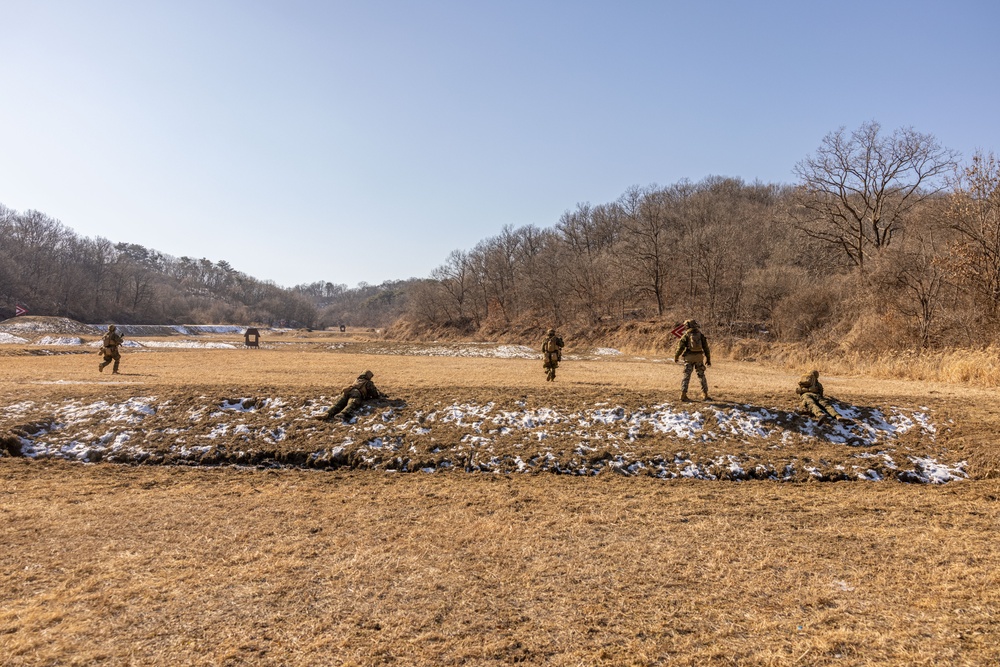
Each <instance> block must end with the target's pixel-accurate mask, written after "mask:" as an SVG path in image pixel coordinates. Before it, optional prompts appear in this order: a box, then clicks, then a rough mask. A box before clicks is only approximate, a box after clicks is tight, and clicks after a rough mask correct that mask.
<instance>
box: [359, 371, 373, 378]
mask: <svg viewBox="0 0 1000 667" xmlns="http://www.w3.org/2000/svg"><path fill="white" fill-rule="evenodd" d="M373 377H375V374H374V373H372V372H371V371H365V372H364V373H362V374H361V375H359V376H358V379H360V378H364V379H366V380H371V379H372V378H373Z"/></svg>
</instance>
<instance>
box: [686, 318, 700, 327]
mask: <svg viewBox="0 0 1000 667" xmlns="http://www.w3.org/2000/svg"><path fill="white" fill-rule="evenodd" d="M684 326H685V327H687V328H688V329H697V328H698V322H696V321H695V320H684Z"/></svg>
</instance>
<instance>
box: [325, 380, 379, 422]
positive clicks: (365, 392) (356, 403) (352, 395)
mask: <svg viewBox="0 0 1000 667" xmlns="http://www.w3.org/2000/svg"><path fill="white" fill-rule="evenodd" d="M374 375H375V374H374V373H372V372H371V371H365V372H364V373H362V374H361V375H359V376H358V379H357V380H355V381H354V384H351V385H349V386H347V387H344V388H343V389H342V390H341V391H340V398H339V399H338V400H337V402H336V403H334V404H333V406H332V407H331V408H330V409H329V410H327V412H326V415H325V416H324V417H323V418H324V419H328V420H329V419H333V418H334V417H339V418H340V419H341V420H343V421H345V422H348V421H351V418H352V417H353V416H354V411H355V410H357V409H358V408H360V407H361V405H362V404H363V403H364V402H365V401H370V400H375V399H378V398H388V397H387V396H386V395H385V394H383V393H382V392H381V391H379V390H378V387H376V386H375V383H374V382H372V377H374Z"/></svg>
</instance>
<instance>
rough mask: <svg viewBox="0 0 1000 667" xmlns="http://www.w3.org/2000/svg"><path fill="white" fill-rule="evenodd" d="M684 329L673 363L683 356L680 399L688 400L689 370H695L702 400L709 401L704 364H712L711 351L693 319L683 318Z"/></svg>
mask: <svg viewBox="0 0 1000 667" xmlns="http://www.w3.org/2000/svg"><path fill="white" fill-rule="evenodd" d="M684 327H685V328H686V331H685V332H684V335H683V336H681V339H680V341H678V343H677V351H676V352H674V363H675V364H676V363H677V362H678V361H679V360H680V358H681V357H682V356H683V357H684V377H683V379H682V380H681V400H682V401H690V400H691V399H690V398H688V385H690V384H691V371H697V373H698V380H699V381H700V382H701V397H702V400H705V401H710V400H712V398H711V396H709V395H708V380H707V379H706V378H705V366H711V365H712V352H711V350H709V349H708V339H707V338H705V334H703V333H702V332H701V329H699V328H698V323H697V322H695V321H694V320H685V321H684Z"/></svg>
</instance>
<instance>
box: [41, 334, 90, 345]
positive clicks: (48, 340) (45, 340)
mask: <svg viewBox="0 0 1000 667" xmlns="http://www.w3.org/2000/svg"><path fill="white" fill-rule="evenodd" d="M35 345H83V339H82V338H77V337H76V336H42V337H41V338H39V339H38V341H37V342H36V343H35Z"/></svg>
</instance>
